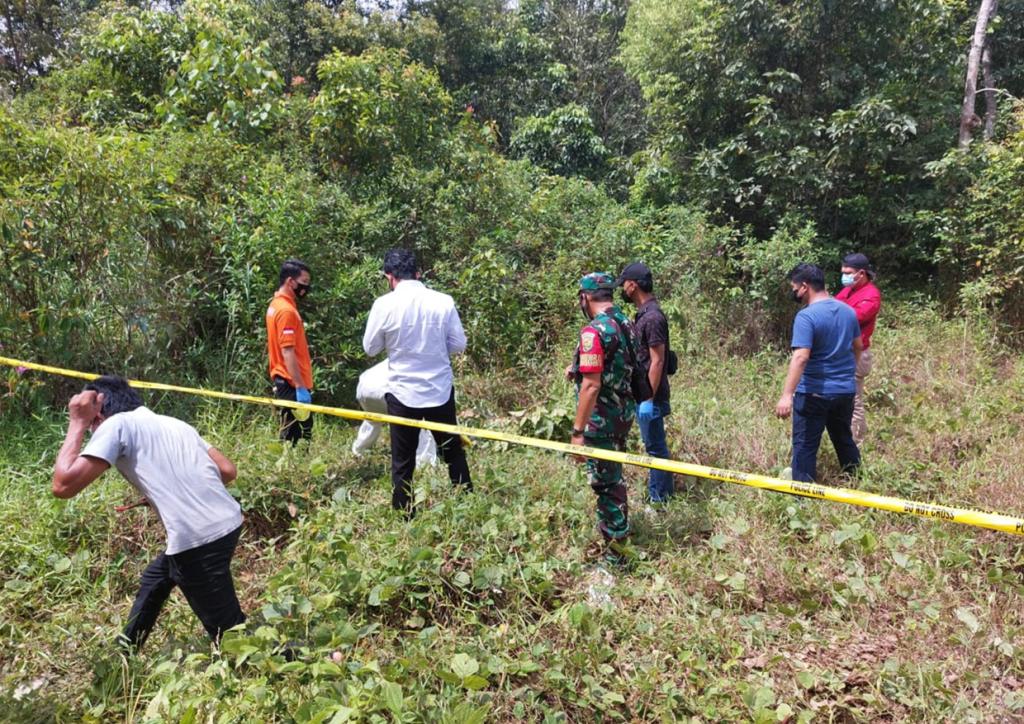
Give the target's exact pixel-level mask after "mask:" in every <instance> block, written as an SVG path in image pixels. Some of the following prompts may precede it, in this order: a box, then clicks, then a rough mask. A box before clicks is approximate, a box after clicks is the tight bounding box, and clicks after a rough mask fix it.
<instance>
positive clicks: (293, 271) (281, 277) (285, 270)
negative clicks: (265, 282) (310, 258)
mask: <svg viewBox="0 0 1024 724" xmlns="http://www.w3.org/2000/svg"><path fill="white" fill-rule="evenodd" d="M302 272H306V273H307V274H309V273H311V272H310V271H309V267H308V266H306V262H304V261H300V260H299V259H288V260H286V261H285V262H284V263H283V264H282V265H281V273H280V274H278V276H277V286H281V285H282V284H284V282H285V280H286V279H295V278H296V277H297V276H299V275H300V274H302Z"/></svg>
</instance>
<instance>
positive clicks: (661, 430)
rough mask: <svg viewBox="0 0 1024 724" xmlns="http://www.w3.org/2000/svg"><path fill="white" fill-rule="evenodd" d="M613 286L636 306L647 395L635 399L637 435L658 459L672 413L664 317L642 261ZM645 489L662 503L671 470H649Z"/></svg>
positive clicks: (640, 361) (664, 451) (667, 493)
mask: <svg viewBox="0 0 1024 724" xmlns="http://www.w3.org/2000/svg"><path fill="white" fill-rule="evenodd" d="M615 285H616V286H619V287H622V296H623V298H624V299H625V301H627V302H630V303H632V304H634V305H636V318H635V320H634V322H633V330H634V334H635V335H636V339H635V340H634V343H635V346H636V361H637V364H638V365H640V367H641V368H643V369H645V370H646V371H647V383H648V395H649V397H648V398H647V399H644V400H637V409H636V419H637V422H638V423H639V425H640V436H641V437H642V438H643V441H644V448H645V449H646V450H647V454H648V455H653V456H655V457H659V458H667V457H669V451H668V443H667V442H666V440H665V418H666V417H667V416H668V415H670V414H671V413H672V407H671V405H670V404H669V384H668V372H669V370H668V359H669V356H670V355H671V354H672V353H671V352H670V351H669V339H668V320H667V319H666V318H665V313H664V312H662V311H661V307H660V306H659V305H658V300H657V299H656V298H655V297H654V294H653V292H654V277H653V275H652V274H651V270H650V269H649V268H648V266H647V265H646V264H644V263H643V262H634V263H633V264H630V265H629V266H627V267H626V268H625V269H623V270H622V273H621V274H620V275H619V278H618V279H616V280H615ZM647 492H648V495H649V496H650V499H651V502H652V503H665V502H668V499H669V498H671V497H672V494H673V493H674V492H675V485H674V483H673V480H672V473H670V472H667V471H665V470H651V472H650V477H649V478H648V481H647Z"/></svg>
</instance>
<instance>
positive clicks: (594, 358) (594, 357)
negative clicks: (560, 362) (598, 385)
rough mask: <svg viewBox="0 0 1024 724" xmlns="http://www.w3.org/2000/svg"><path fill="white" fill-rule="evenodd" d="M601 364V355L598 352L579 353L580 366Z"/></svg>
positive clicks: (598, 365)
mask: <svg viewBox="0 0 1024 724" xmlns="http://www.w3.org/2000/svg"><path fill="white" fill-rule="evenodd" d="M600 366H601V355H599V354H581V355H580V368H581V369H582V368H584V367H600Z"/></svg>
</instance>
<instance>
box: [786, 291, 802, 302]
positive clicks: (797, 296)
mask: <svg viewBox="0 0 1024 724" xmlns="http://www.w3.org/2000/svg"><path fill="white" fill-rule="evenodd" d="M789 294H790V296H791V297H793V301H794V302H796V303H797V304H800V303H801V302H803V297H801V296H800V291H799V290H798V289H793V290H792V291H790V293H789Z"/></svg>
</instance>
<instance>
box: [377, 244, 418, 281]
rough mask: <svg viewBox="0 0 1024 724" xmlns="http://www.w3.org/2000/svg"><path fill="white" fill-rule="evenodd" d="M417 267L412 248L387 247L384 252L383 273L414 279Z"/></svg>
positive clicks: (399, 277) (397, 277) (398, 277)
mask: <svg viewBox="0 0 1024 724" xmlns="http://www.w3.org/2000/svg"><path fill="white" fill-rule="evenodd" d="M417 271H419V267H418V266H417V264H416V253H415V252H414V251H413V250H412V249H389V250H388V251H387V253H386V254H384V273H385V274H390V275H391V276H393V277H395V278H396V279H403V280H404V279H415V278H416V272H417Z"/></svg>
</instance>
